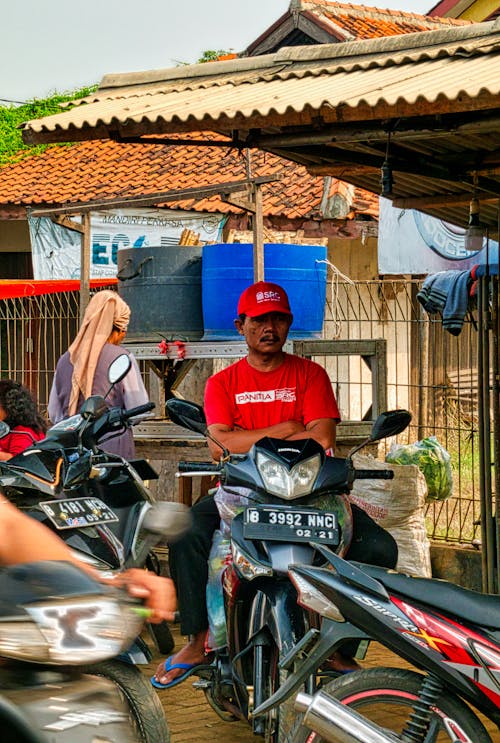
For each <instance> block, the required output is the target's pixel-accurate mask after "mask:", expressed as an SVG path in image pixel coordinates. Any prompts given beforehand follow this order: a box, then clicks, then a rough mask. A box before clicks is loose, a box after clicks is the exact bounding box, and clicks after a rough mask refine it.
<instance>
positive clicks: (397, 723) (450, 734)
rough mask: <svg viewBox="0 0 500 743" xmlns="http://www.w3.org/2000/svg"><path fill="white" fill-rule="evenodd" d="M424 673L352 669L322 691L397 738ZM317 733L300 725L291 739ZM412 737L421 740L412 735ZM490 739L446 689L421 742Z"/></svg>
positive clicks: (309, 742)
mask: <svg viewBox="0 0 500 743" xmlns="http://www.w3.org/2000/svg"><path fill="white" fill-rule="evenodd" d="M423 679H424V677H423V676H422V675H421V674H419V673H414V672H413V671H406V670H403V669H400V668H370V669H367V670H365V671H355V672H353V673H350V674H347V675H345V676H342V677H339V678H338V679H335V680H334V681H331V682H329V683H328V684H326V685H325V686H324V687H323V689H322V691H324V692H325V693H326V694H329V695H330V696H332V697H333V698H335V699H338V700H339V701H340V702H342V703H343V704H346V705H348V706H349V707H352V708H353V709H355V710H356V711H357V712H358V713H359V714H361V715H363V717H365V718H367V719H368V720H370V721H371V722H374V723H376V724H377V725H378V726H379V727H381V728H382V729H384V730H385V731H387V732H388V733H391V734H392V735H393V736H396V737H395V740H400V736H401V734H402V732H403V730H405V729H407V727H408V724H409V719H410V714H411V712H412V708H413V707H414V705H415V702H416V701H417V700H418V698H419V690H420V687H421V686H422V681H423ZM323 740H324V739H323V738H322V737H321V736H320V735H318V734H317V733H314V732H312V731H311V730H308V729H307V728H306V727H305V726H304V725H300V727H299V728H298V730H297V733H296V735H295V737H294V738H293V742H294V743H321V741H323ZM412 740H416V741H417V740H420V739H419V738H412ZM424 741H425V743H450V741H454V742H455V741H458V742H459V743H492V739H491V738H490V736H489V735H488V733H487V732H486V729H485V727H484V725H483V724H482V723H481V721H480V720H479V719H478V717H476V715H475V714H474V713H473V712H472V711H471V710H470V708H469V707H468V706H467V705H466V704H464V703H463V702H462V701H461V700H460V699H458V698H457V697H455V696H452V695H450V694H449V693H447V692H446V690H445V691H444V692H443V693H442V694H441V695H440V696H439V697H438V698H437V699H436V701H435V703H434V704H433V706H432V713H431V721H430V728H429V730H428V731H427V733H424V734H422V743H424Z"/></svg>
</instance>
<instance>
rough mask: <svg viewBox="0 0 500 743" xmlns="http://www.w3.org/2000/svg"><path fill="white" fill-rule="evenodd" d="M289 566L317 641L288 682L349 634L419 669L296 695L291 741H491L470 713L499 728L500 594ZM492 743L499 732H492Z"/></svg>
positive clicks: (364, 675)
mask: <svg viewBox="0 0 500 743" xmlns="http://www.w3.org/2000/svg"><path fill="white" fill-rule="evenodd" d="M320 551H321V553H322V555H323V557H324V558H325V561H326V566H327V567H326V569H325V567H322V568H316V567H313V566H302V565H295V566H291V567H290V577H291V580H292V581H293V583H294V584H295V586H296V588H297V591H298V594H299V601H300V602H301V603H302V604H303V605H304V606H308V607H310V608H312V607H318V606H319V605H320V604H323V610H322V614H323V617H324V621H323V624H322V628H321V633H320V637H318V638H317V641H316V644H315V646H314V647H311V648H309V649H308V652H307V653H306V655H305V656H304V655H303V654H302V653H301V652H300V650H298V651H297V653H296V656H295V657H296V660H298V659H300V662H301V665H302V670H301V672H300V673H299V674H296V677H295V678H294V679H292V680H291V685H292V686H294V688H295V689H296V688H297V687H298V686H299V685H300V679H299V676H302V677H305V676H304V674H306V675H307V673H308V671H309V670H312V669H313V668H314V667H315V666H316V664H317V662H318V660H319V661H321V659H322V658H326V657H329V655H330V654H331V653H332V652H333V651H334V650H335V649H336V648H337V647H338V645H339V643H340V642H341V641H342V640H345V639H346V638H347V639H349V638H351V637H355V638H357V639H360V638H363V637H364V638H365V639H366V640H368V639H369V640H375V641H377V642H379V643H381V644H382V645H384V646H385V647H386V648H388V649H389V650H391V651H392V652H394V653H396V654H397V655H398V656H400V657H401V658H403V659H404V660H405V661H407V662H409V663H410V664H412V665H413V666H414V667H416V668H418V669H419V671H422V673H420V672H417V671H413V670H405V669H401V668H381V667H377V668H367V669H363V670H359V671H354V672H353V673H349V674H348V675H346V676H343V677H339V678H337V679H335V680H333V681H330V682H329V683H327V684H326V685H324V686H323V687H322V688H321V687H320V688H319V690H318V689H316V690H313V691H312V692H311V693H304V692H303V691H301V692H299V694H298V695H297V698H296V709H297V710H298V711H299V712H300V713H301V715H300V716H299V717H298V720H297V723H296V730H295V732H294V735H293V736H292V738H291V740H293V741H294V743H305V742H306V741H307V743H319V741H321V740H323V741H332V743H347V741H349V743H396V742H397V741H401V743H437V742H438V741H439V743H444V742H445V741H451V742H452V743H493V738H492V737H490V735H489V733H488V732H487V730H486V728H485V726H484V725H483V722H482V721H481V720H480V719H479V717H478V716H477V714H476V712H475V711H474V708H475V710H476V711H479V712H480V713H482V715H484V716H486V717H487V718H489V720H491V721H492V723H494V725H496V726H497V727H499V728H500V596H497V595H484V594H480V593H478V592H476V591H471V590H468V589H465V588H461V587H459V586H456V585H454V584H452V583H449V582H447V581H443V580H435V579H432V578H415V577H411V576H408V575H405V574H402V573H396V572H394V571H387V570H384V569H383V568H376V567H373V566H370V565H364V564H360V563H351V562H346V561H345V560H342V559H341V558H340V557H339V556H338V555H335V554H334V553H333V551H331V550H329V549H328V548H327V547H325V546H324V545H321V546H320ZM495 740H498V738H495Z"/></svg>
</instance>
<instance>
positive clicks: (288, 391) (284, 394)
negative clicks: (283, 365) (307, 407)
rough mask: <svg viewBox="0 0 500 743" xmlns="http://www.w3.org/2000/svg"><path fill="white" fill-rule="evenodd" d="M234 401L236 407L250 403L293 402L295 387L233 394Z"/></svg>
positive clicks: (294, 399) (295, 396) (295, 397)
mask: <svg viewBox="0 0 500 743" xmlns="http://www.w3.org/2000/svg"><path fill="white" fill-rule="evenodd" d="M234 399H235V401H236V404H237V405H245V404H246V403H251V402H295V401H296V399H297V395H296V387H282V388H281V389H277V390H255V391H252V392H238V393H236V394H235V396H234Z"/></svg>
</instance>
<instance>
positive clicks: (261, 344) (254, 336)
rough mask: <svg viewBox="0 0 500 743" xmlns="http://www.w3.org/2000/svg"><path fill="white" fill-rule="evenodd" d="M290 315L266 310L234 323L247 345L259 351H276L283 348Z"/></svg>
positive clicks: (290, 321)
mask: <svg viewBox="0 0 500 743" xmlns="http://www.w3.org/2000/svg"><path fill="white" fill-rule="evenodd" d="M292 320H293V318H292V316H291V315H287V314H285V313H284V312H268V313H267V314H265V315H258V316H257V317H247V316H246V317H245V319H244V321H243V322H242V321H241V320H240V319H237V320H235V321H234V324H235V326H236V328H237V330H238V332H239V333H240V334H241V335H244V336H245V340H246V342H247V346H248V348H249V349H250V350H252V351H258V352H259V353H265V354H267V353H278V352H279V351H281V349H282V348H283V346H284V344H285V341H286V339H287V336H288V331H289V329H290V325H291V324H292Z"/></svg>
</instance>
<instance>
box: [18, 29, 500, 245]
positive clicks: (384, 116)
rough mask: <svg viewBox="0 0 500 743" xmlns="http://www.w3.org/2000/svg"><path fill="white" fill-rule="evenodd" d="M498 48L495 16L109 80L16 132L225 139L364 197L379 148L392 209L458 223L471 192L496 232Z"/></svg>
mask: <svg viewBox="0 0 500 743" xmlns="http://www.w3.org/2000/svg"><path fill="white" fill-rule="evenodd" d="M499 51H500V20H497V21H495V22H492V23H481V24H472V25H468V26H463V27H453V28H449V29H443V30H439V31H430V32H422V33H417V34H407V35H403V36H392V37H387V38H377V39H372V40H368V41H351V42H346V43H343V44H324V45H323V44H321V45H317V46H312V47H311V46H308V47H288V48H286V47H284V48H282V49H280V50H279V51H278V52H277V53H276V54H270V55H262V56H261V57H255V58H244V59H237V60H229V61H225V62H215V63H211V64H204V65H193V66H188V67H181V68H172V69H170V70H160V71H152V72H147V73H130V74H115V75H107V76H105V78H103V81H102V83H101V86H100V88H99V90H98V91H97V93H96V94H95V96H93V97H92V100H90V99H87V102H85V103H83V104H82V105H79V106H77V107H75V108H73V109H71V110H69V111H67V112H65V113H62V114H57V115H55V116H51V117H47V118H45V119H40V120H38V121H31V122H28V123H27V124H26V125H25V130H24V132H23V136H24V138H25V141H26V142H32V143H38V142H65V141H78V140H86V139H106V138H114V139H119V140H123V141H127V140H130V141H137V140H138V139H139V138H141V137H142V138H143V139H142V141H144V138H145V137H148V136H149V137H151V136H152V135H155V134H161V135H165V134H170V133H179V132H193V133H194V132H203V131H207V130H212V131H216V132H219V133H225V134H228V135H229V136H230V137H231V140H232V145H233V146H235V147H238V148H240V149H241V148H242V147H257V148H259V149H262V150H267V151H269V152H272V153H274V154H277V155H280V156H282V157H284V158H287V159H289V160H294V161H295V162H297V163H299V164H301V165H305V166H306V168H307V169H308V171H309V172H310V173H311V174H313V175H331V176H334V177H336V178H338V179H341V180H344V181H347V182H349V183H352V184H354V185H356V186H358V187H360V188H366V189H368V190H370V191H373V192H374V193H377V192H379V191H380V167H381V165H382V163H383V162H384V161H385V159H386V158H387V155H388V153H389V155H390V160H391V166H392V169H393V172H394V183H393V188H392V191H391V198H392V199H393V200H394V202H395V203H396V204H397V205H402V206H403V207H404V208H414V209H419V210H421V211H424V212H426V213H428V214H432V215H434V216H438V217H439V218H441V219H445V220H447V221H452V222H454V223H456V224H459V225H467V223H468V206H469V205H468V202H469V200H470V196H471V192H472V188H473V184H474V183H477V191H478V197H479V198H480V200H481V220H482V221H484V222H485V223H486V224H487V225H488V227H489V229H490V234H491V235H493V234H497V233H498V207H497V203H498V199H499V198H500V155H499V153H500V54H499ZM199 136H200V135H199V134H197V135H194V134H193V135H192V136H191V137H190V140H193V138H196V137H198V138H199ZM389 139H390V142H391V146H390V151H389V147H388V143H389ZM153 141H154V140H153ZM386 192H387V189H386Z"/></svg>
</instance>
